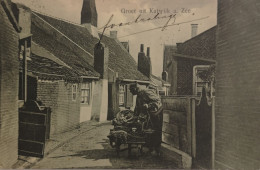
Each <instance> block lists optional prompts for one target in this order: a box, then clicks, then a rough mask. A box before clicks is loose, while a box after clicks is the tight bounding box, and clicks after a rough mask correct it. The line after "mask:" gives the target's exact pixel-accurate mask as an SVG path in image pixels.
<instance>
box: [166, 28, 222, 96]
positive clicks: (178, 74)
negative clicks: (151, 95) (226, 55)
mask: <svg viewBox="0 0 260 170" xmlns="http://www.w3.org/2000/svg"><path fill="white" fill-rule="evenodd" d="M194 29H195V30H194ZM197 29H198V28H197V25H194V24H192V36H193V37H192V38H191V39H189V40H187V41H185V42H184V43H177V44H176V46H174V45H165V46H164V60H163V71H164V74H167V75H168V81H169V83H170V84H171V87H170V90H169V94H171V95H200V94H201V92H202V88H203V87H206V88H208V89H209V90H213V89H212V88H211V89H210V87H211V85H210V83H209V82H204V81H203V80H201V79H200V78H199V77H198V75H197V73H198V72H200V71H202V70H205V69H207V68H208V67H209V66H210V65H212V64H215V63H216V31H217V30H216V26H215V27H212V28H210V29H209V30H207V31H205V32H203V33H201V34H199V35H196V32H197Z"/></svg>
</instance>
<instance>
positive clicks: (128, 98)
mask: <svg viewBox="0 0 260 170" xmlns="http://www.w3.org/2000/svg"><path fill="white" fill-rule="evenodd" d="M132 106H133V94H132V93H131V92H130V85H127V88H126V107H132Z"/></svg>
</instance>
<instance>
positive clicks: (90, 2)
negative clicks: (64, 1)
mask: <svg viewBox="0 0 260 170" xmlns="http://www.w3.org/2000/svg"><path fill="white" fill-rule="evenodd" d="M97 19H98V15H97V10H96V3H95V0H83V5H82V10H81V24H91V25H93V26H94V27H97Z"/></svg>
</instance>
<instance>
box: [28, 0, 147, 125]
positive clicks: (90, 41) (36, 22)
mask: <svg viewBox="0 0 260 170" xmlns="http://www.w3.org/2000/svg"><path fill="white" fill-rule="evenodd" d="M90 8H91V9H90ZM93 9H94V10H93ZM89 11H90V12H91V15H87V14H88V12H89ZM81 15H82V16H81V18H82V23H81V24H72V23H70V22H68V21H64V20H61V19H57V18H54V17H50V16H46V15H43V14H40V13H36V12H32V34H33V44H36V45H38V46H40V47H42V48H44V49H45V50H47V51H49V52H50V53H52V54H53V55H54V56H56V57H57V58H59V59H60V60H61V61H62V62H64V63H66V64H67V65H69V66H71V67H72V68H73V70H75V69H74V68H76V69H80V68H81V69H82V70H84V69H85V68H88V67H89V68H94V70H95V71H97V72H98V73H99V74H100V77H99V79H98V81H95V83H92V86H89V85H87V88H89V89H90V91H89V93H90V94H91V95H92V98H93V101H95V102H93V105H92V106H91V107H90V109H89V110H84V109H82V104H80V107H81V110H80V112H88V113H89V114H88V116H87V118H85V119H84V121H86V120H90V119H98V120H100V121H104V120H107V119H111V118H112V117H113V116H114V114H115V113H117V112H118V111H119V109H120V108H126V107H127V108H130V107H133V101H134V100H135V97H134V96H132V94H131V93H130V91H129V84H131V83H134V82H137V83H139V84H142V85H145V86H148V85H149V84H151V82H150V79H149V78H148V77H147V76H146V75H144V74H143V73H141V72H140V71H139V70H138V68H137V63H136V62H135V60H134V59H133V57H132V56H131V55H130V54H129V52H128V51H127V50H126V49H125V48H124V46H123V45H122V44H121V43H120V42H119V41H118V40H117V38H115V37H114V36H108V35H104V36H103V38H102V40H101V43H102V47H103V48H104V49H103V50H101V49H99V50H98V49H97V50H95V48H96V44H97V43H98V42H99V33H98V31H97V28H96V24H95V23H96V22H97V21H95V20H97V13H96V7H95V1H93V0H85V1H83V7H82V12H81ZM60 46H62V50H60V49H59V48H60ZM53 47H55V48H53ZM100 50H101V51H100ZM32 51H34V52H37V51H38V49H34V47H32ZM75 56H77V57H79V58H80V59H81V61H78V60H77V59H76V60H74V58H75ZM74 62H75V63H74ZM82 62H85V63H86V65H84V66H82V65H81V64H80V63H82ZM82 70H81V71H82ZM94 70H92V71H94ZM84 77H85V76H83V78H84ZM93 77H94V78H97V77H95V75H93V76H92V78H93ZM85 78H88V79H90V78H91V76H90V77H85ZM83 90H84V89H83V88H82V86H81V87H79V91H81V95H82V94H83ZM90 113H91V114H90ZM82 114H83V113H81V115H82Z"/></svg>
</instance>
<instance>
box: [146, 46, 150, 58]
mask: <svg viewBox="0 0 260 170" xmlns="http://www.w3.org/2000/svg"><path fill="white" fill-rule="evenodd" d="M147 57H148V58H150V47H147Z"/></svg>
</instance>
